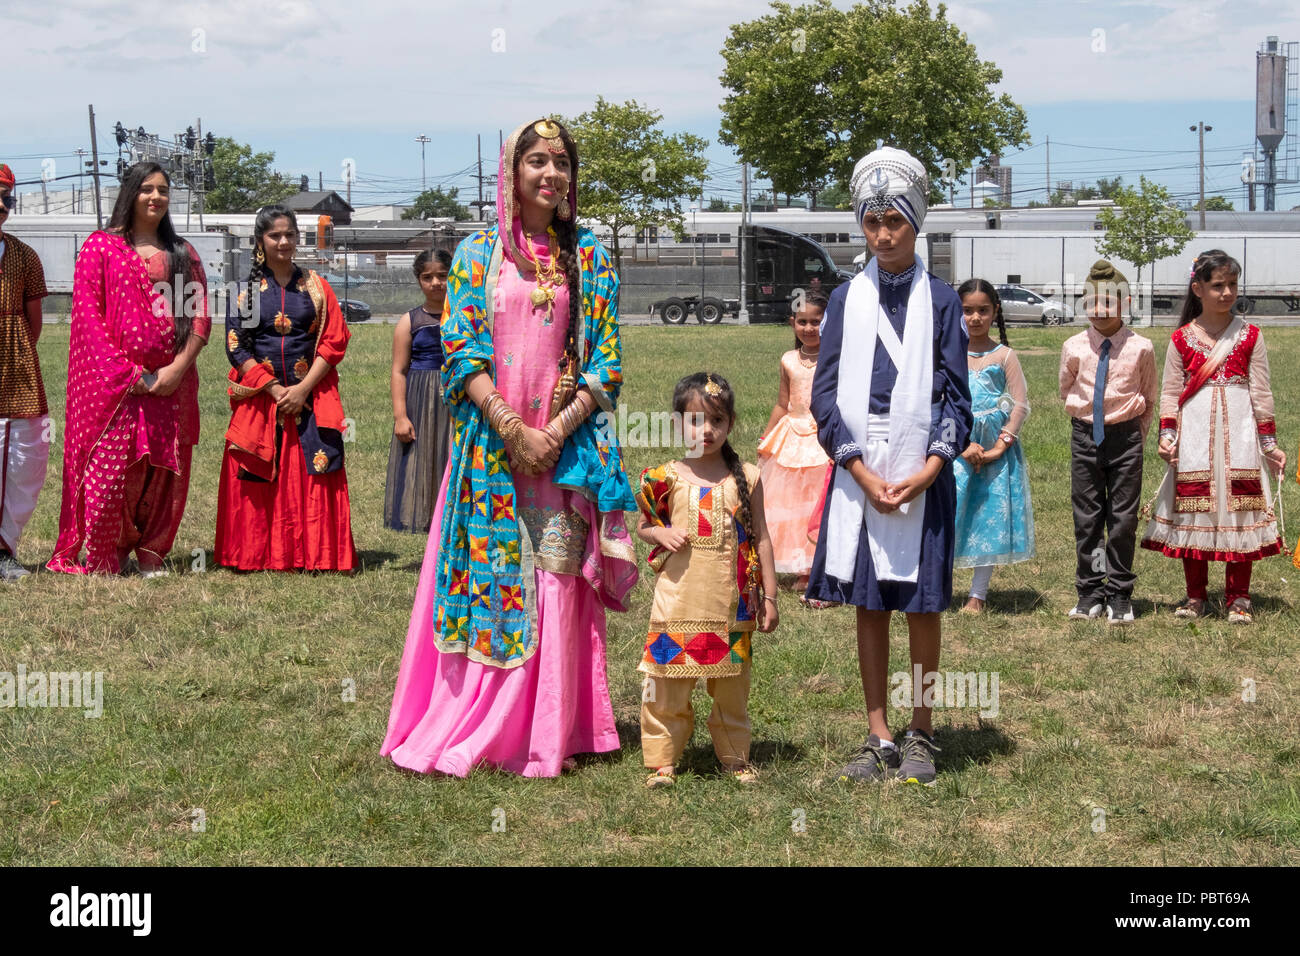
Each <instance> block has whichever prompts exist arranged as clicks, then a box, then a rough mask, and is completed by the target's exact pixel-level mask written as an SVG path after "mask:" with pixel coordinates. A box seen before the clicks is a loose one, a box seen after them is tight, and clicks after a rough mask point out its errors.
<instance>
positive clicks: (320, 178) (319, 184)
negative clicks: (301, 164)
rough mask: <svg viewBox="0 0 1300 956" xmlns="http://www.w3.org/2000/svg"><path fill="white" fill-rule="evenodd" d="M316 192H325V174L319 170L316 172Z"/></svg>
mask: <svg viewBox="0 0 1300 956" xmlns="http://www.w3.org/2000/svg"><path fill="white" fill-rule="evenodd" d="M316 191H317V192H318V193H323V192H324V191H325V174H324V173H322V172H321V171H320V170H319V169H318V170H316Z"/></svg>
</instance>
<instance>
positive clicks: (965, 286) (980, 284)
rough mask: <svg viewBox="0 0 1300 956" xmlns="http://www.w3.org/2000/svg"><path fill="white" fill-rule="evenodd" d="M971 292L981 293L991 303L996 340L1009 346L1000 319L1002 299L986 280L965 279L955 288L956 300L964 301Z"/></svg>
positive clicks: (1005, 325)
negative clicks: (996, 330)
mask: <svg viewBox="0 0 1300 956" xmlns="http://www.w3.org/2000/svg"><path fill="white" fill-rule="evenodd" d="M972 292H983V293H984V294H985V295H986V296H988V299H989V302H991V303H993V320H994V321H995V322H997V324H998V340H999V341H1001V342H1002V344H1003V345H1008V346H1009V345H1010V343H1009V342H1007V323H1006V320H1005V319H1004V318H1002V298H1001V296H999V295H998V290H997V289H995V288H994V287H993V283H991V282H989V280H988V279H980V278H973V279H967V280H966V281H965V282H963V283H962V284H961V285H959V286H958V287H957V298H959V299H964V298H965V297H966V296H968V295H969V294H970V293H972Z"/></svg>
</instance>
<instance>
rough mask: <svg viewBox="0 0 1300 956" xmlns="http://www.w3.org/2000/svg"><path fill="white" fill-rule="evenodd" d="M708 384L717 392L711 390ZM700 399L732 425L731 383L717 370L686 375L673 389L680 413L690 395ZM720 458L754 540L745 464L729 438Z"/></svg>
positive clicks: (749, 537) (733, 396) (749, 538)
mask: <svg viewBox="0 0 1300 956" xmlns="http://www.w3.org/2000/svg"><path fill="white" fill-rule="evenodd" d="M710 387H713V390H714V391H716V392H717V394H716V395H713V394H710ZM693 398H695V399H699V401H700V402H701V403H703V405H704V407H705V408H707V409H709V410H710V411H715V412H720V413H722V414H724V415H726V416H727V418H728V419H729V420H730V421H731V423H732V424H733V425H734V424H735V422H736V393H735V392H734V391H732V389H731V385H729V384H728V383H727V380H726V379H725V378H723V377H722V376H721V375H719V374H718V373H717V372H696V373H695V374H694V375H687V376H686V377H685V378H684V379H682V380H681V381H680V382H678V383H677V387H676V388H674V389H673V411H674V412H676V413H677V415H679V416H681V415H684V414H686V406H687V405H689V404H690V403H691V399H693ZM721 452H722V460H723V461H724V462H726V464H727V468H728V469H730V470H731V474H732V477H733V478H735V479H736V492H737V493H738V494H739V496H740V507H739V508H737V509H736V520H737V521H739V522H740V526H741V528H743V529H744V531H745V539H746V540H747V541H749V542H751V543H755V542H754V517H753V514H752V513H751V512H750V507H749V485H747V484H746V483H745V465H744V463H743V462H742V461H741V460H740V456H739V455H737V454H736V452H735V449H733V448H732V447H731V441H730V440H727V441H724V442H723V443H722V449H721Z"/></svg>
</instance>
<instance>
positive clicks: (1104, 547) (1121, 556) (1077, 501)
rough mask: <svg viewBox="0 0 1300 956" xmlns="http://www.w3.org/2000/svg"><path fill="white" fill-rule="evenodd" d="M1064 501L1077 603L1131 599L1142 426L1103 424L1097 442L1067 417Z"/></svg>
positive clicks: (1085, 425) (1082, 423)
mask: <svg viewBox="0 0 1300 956" xmlns="http://www.w3.org/2000/svg"><path fill="white" fill-rule="evenodd" d="M1072 422H1073V427H1072V429H1071V432H1070V503H1071V504H1072V505H1073V508H1074V541H1075V544H1076V545H1077V546H1078V553H1079V563H1078V567H1077V569H1076V570H1075V573H1074V586H1075V589H1076V590H1077V591H1078V592H1079V606H1080V607H1084V608H1087V607H1090V606H1092V605H1094V604H1097V603H1098V602H1105V601H1107V600H1109V599H1110V598H1112V597H1116V596H1123V597H1126V598H1132V596H1133V584H1134V582H1135V581H1136V580H1137V576H1136V575H1135V574H1134V573H1133V551H1134V548H1135V547H1136V545H1137V524H1138V508H1139V506H1140V504H1141V498H1142V450H1143V442H1142V426H1141V425H1140V424H1139V423H1138V420H1137V419H1132V420H1130V421H1127V422H1119V423H1118V424H1115V425H1107V426H1106V433H1105V435H1104V436H1103V437H1102V440H1101V445H1097V444H1096V443H1095V442H1094V441H1093V440H1092V423H1091V422H1085V421H1083V420H1082V419H1079V418H1075V419H1072Z"/></svg>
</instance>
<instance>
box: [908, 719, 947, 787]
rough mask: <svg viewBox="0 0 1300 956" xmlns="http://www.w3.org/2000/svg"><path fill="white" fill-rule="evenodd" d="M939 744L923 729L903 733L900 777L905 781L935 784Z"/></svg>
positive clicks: (927, 785) (930, 785)
mask: <svg viewBox="0 0 1300 956" xmlns="http://www.w3.org/2000/svg"><path fill="white" fill-rule="evenodd" d="M938 752H939V746H938V745H937V744H936V743H935V742H934V740H933V738H931V737H930V736H929V735H928V734H927V733H926V732H925V731H923V730H909V731H908V732H907V733H905V734H904V735H903V759H902V763H901V765H900V766H899V768H898V779H899V780H901V781H903V782H904V783H919V784H921V786H923V787H932V786H934V776H935V771H934V755H935V754H937V753H938Z"/></svg>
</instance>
